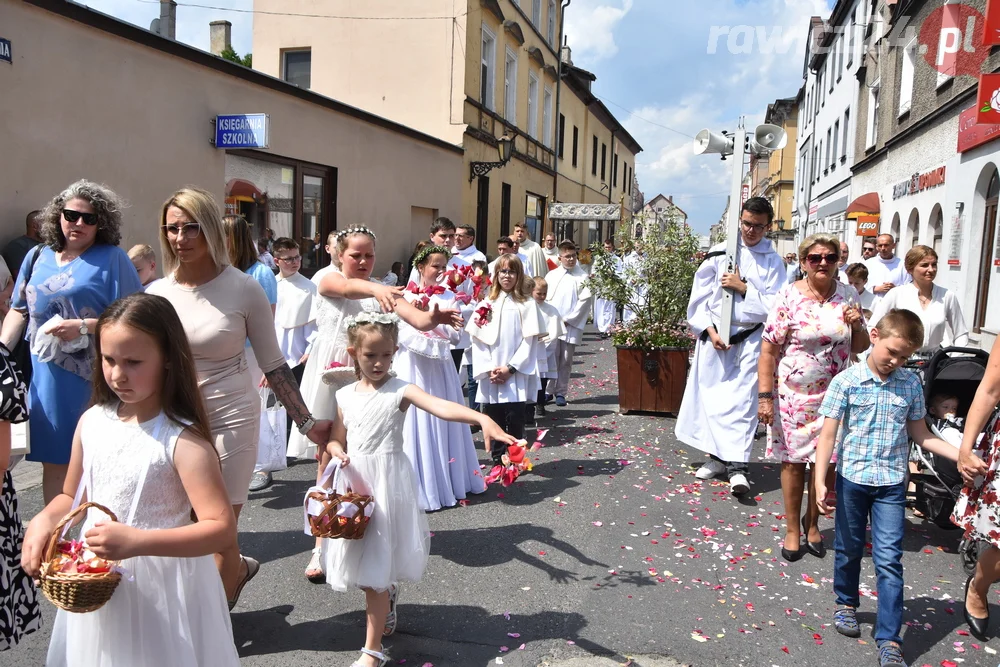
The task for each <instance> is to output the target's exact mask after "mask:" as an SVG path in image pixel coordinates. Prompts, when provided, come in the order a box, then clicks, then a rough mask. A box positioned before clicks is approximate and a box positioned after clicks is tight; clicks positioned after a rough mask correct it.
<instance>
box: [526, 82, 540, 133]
mask: <svg viewBox="0 0 1000 667" xmlns="http://www.w3.org/2000/svg"><path fill="white" fill-rule="evenodd" d="M528 135H529V136H530V137H531V138H532V139H537V138H538V77H537V76H535V73H534V72H528Z"/></svg>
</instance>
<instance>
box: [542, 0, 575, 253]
mask: <svg viewBox="0 0 1000 667" xmlns="http://www.w3.org/2000/svg"><path fill="white" fill-rule="evenodd" d="M572 2H573V0H562V11H561V12H560V14H559V46H558V47H557V48H556V115H555V118H554V119H553V120H555V122H556V133H557V134H559V109H560V106H559V99H560V94H561V93H562V77H563V69H562V47H563V39H564V37H563V26H564V25H565V23H566V8H567V7H569V6H570V3H572ZM563 134H565V132H563ZM560 141H562V142H563V144H565V143H566V137H564V136H562V135H560V136H557V137H556V150H555V157H554V158H553V160H552V169H553V171H555V174H554V175H553V176H552V203H554V202H557V201H559V199H558V196H559V142H560ZM548 217H549V216H548V215H545V217H543V218H542V238H544V237H545V233H546V232H545V220H546V219H547V218H548ZM552 231H553V232H555V230H554V229H553V230H552ZM535 242H536V243H537V240H536V241H535Z"/></svg>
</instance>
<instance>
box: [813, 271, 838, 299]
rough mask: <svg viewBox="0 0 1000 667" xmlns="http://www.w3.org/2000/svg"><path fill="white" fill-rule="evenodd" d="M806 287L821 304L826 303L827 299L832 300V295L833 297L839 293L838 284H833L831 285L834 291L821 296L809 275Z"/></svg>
mask: <svg viewBox="0 0 1000 667" xmlns="http://www.w3.org/2000/svg"><path fill="white" fill-rule="evenodd" d="M806 287H808V288H809V291H810V292H812V295H813V296H814V297H815V300H816V301H818V302H819V303H820V304H824V303H826V302H827V301H829V300H830V298H831V297H833V295H834V294H836V293H837V286H836V285H834V284H831V285H830V287H832V288H833V293H832V294H829V295H828V296H825V297H823V296H820V294H819V292H817V291H816V289H815V288H814V287H813V286H812V281H810V280H809V276H806ZM827 292H830V290H827Z"/></svg>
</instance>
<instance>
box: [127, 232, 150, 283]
mask: <svg viewBox="0 0 1000 667" xmlns="http://www.w3.org/2000/svg"><path fill="white" fill-rule="evenodd" d="M128 258H129V259H130V260H132V266H134V267H135V270H136V273H138V274H139V282H140V283H142V288H143V289H146V286H147V285H149V283H151V282H153V281H154V280H156V253H155V252H153V249H152V248H151V247H149V246H148V245H146V244H145V243H140V244H138V245H134V246H132V247H131V248H129V251H128Z"/></svg>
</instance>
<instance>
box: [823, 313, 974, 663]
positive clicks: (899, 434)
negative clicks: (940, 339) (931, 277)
mask: <svg viewBox="0 0 1000 667" xmlns="http://www.w3.org/2000/svg"><path fill="white" fill-rule="evenodd" d="M871 339H872V345H873V348H872V350H871V353H870V354H869V355H868V358H867V359H866V360H865V362H864V363H861V364H855V365H854V366H851V367H850V368H848V369H847V370H845V371H844V372H842V373H841V374H840V375H838V376H837V377H835V378H834V379H833V381H832V382H831V383H830V387H829V388H828V389H827V391H826V397H825V398H824V399H823V405H822V407H821V408H820V414H821V415H822V416H824V417H825V418H826V420H825V421H824V423H823V430H822V431H821V433H820V436H819V444H818V446H817V449H816V470H815V472H814V473H813V479H814V480H816V492H815V494H814V496H813V497H814V498H816V499H817V501H816V502H817V503H818V505H819V509H820V511H821V512H823V513H824V514H829V513H830V511H831V508H830V507H829V506H828V505H827V502H826V492H827V489H826V482H825V480H826V472H827V469H828V467H829V465H830V458H831V456H832V454H833V451H834V446H835V444H836V440H837V429H838V428H840V423H841V420H845V421H846V427H845V430H844V437H843V440H842V442H841V443H840V444H839V445H837V486H836V490H837V515H836V526H837V527H836V530H837V535H836V539H835V542H834V549H835V551H836V558H835V560H834V573H833V590H834V592H835V593H836V595H837V610H836V612H835V613H834V625H835V626H836V628H837V632H839V633H840V634H842V635H846V636H848V637H860V636H861V628H860V627H859V626H858V620H857V616H856V615H855V612H856V610H857V607H858V604H859V602H860V598H859V594H858V583H859V580H860V577H861V559H862V558H863V557H864V555H865V531H866V528H867V526H868V522H869V519H870V520H871V527H872V560H873V561H874V562H875V572H876V576H877V589H878V617H877V620H876V623H875V643H876V644H877V645H878V658H879V665H881V667H906V663H905V662H904V661H903V654H902V650H901V647H900V642H901V641H902V638H901V637H900V630H901V628H902V624H903V563H902V555H903V529H904V523H905V510H906V486H907V461H908V459H909V450H910V447H909V442H908V440H907V435H909V437H910V438H912V439H913V441H914V442H916V443H917V444H918V445H919V446H921V447H923V448H924V449H926V450H928V451H931V452H934V453H935V454H940V455H942V456H945V457H948V458H950V459H953V460H957V457H958V450H957V449H955V448H954V447H952V446H951V445H949V444H948V443H946V442H945V441H944V440H941V439H939V438H935V437H933V436H932V435H931V433H930V431H929V430H928V428H927V424H926V423H925V422H924V414H925V412H926V411H925V409H924V393H923V387H922V386H921V384H920V379H919V378H918V377H917V375H916V373H914V372H913V371H911V370H908V369H905V368H901V366H902V365H903V363H904V362H905V361H906V360H907V358H909V356H910V355H911V354H913V353H914V352H915V351H916V350H917V348H919V347H920V346H921V345H922V344H923V340H924V327H923V325H922V324H921V322H920V318H919V317H917V315H916V314H914V313H912V312H910V311H908V310H901V309H893V310H891V311H889V312H888V313H887V314H886V315H885V316H884V317H883V318H882V319H881V320H880V321H879V323H878V326H876V327H875V328H874V329H872V332H871Z"/></svg>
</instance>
